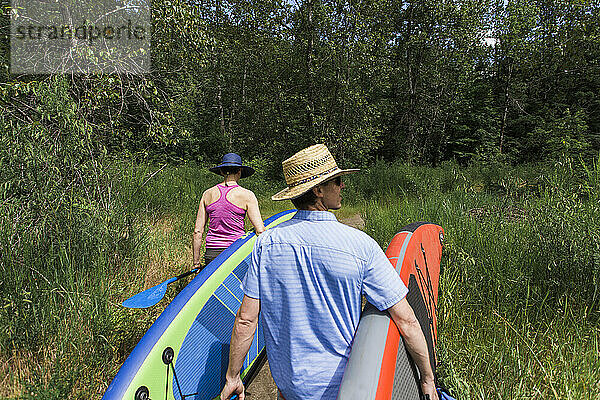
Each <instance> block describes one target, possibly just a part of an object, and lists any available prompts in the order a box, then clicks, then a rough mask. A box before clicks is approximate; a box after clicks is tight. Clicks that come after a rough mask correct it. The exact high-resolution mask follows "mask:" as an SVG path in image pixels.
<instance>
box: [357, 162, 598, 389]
mask: <svg viewBox="0 0 600 400" xmlns="http://www.w3.org/2000/svg"><path fill="white" fill-rule="evenodd" d="M582 171H584V172H583V173H582ZM377 173H378V174H379V175H383V176H381V177H379V179H378V181H380V182H381V181H382V182H393V179H394V178H393V176H394V175H398V176H400V175H402V178H400V179H398V187H396V188H394V187H393V186H391V185H387V184H384V185H386V186H385V187H387V192H388V194H387V195H384V196H385V198H384V199H381V198H375V199H371V200H369V201H368V202H367V203H366V207H365V216H366V220H367V226H366V230H367V231H368V232H369V234H371V235H372V236H374V237H375V238H376V239H377V240H378V242H379V243H380V244H381V245H382V246H385V245H386V243H387V241H389V240H390V239H391V237H392V236H393V234H394V233H395V232H396V231H398V230H399V229H400V228H401V227H402V226H403V225H405V224H407V223H409V222H412V221H417V220H426V221H432V222H435V223H438V224H439V225H441V226H442V227H444V229H445V232H446V242H447V243H446V246H445V250H444V255H443V260H442V277H441V287H440V311H439V335H440V344H441V348H440V359H441V360H442V362H443V363H444V364H443V365H442V367H441V373H442V376H443V378H444V381H445V383H446V384H447V385H448V386H450V387H451V388H452V389H454V392H455V393H456V394H457V397H458V398H469V399H534V398H535V399H537V398H556V399H595V398H597V396H598V393H600V372H599V367H600V352H599V351H598V350H599V348H600V347H599V346H600V328H599V321H600V310H599V293H598V289H599V278H600V263H599V261H600V259H599V256H600V251H599V249H600V247H599V246H600V238H599V237H598V234H597V233H598V232H599V231H600V223H599V222H600V220H599V215H600V212H599V211H600V210H599V209H598V207H599V205H598V202H597V201H594V199H595V198H596V199H597V195H598V192H597V188H598V186H597V184H596V183H595V182H596V181H595V179H596V176H597V175H596V174H598V166H597V164H595V165H594V166H592V167H591V168H590V167H587V168H582V169H576V168H575V167H574V166H573V165H572V163H571V162H567V163H564V164H561V165H556V166H555V169H549V168H537V169H534V168H532V169H530V170H515V169H503V168H496V169H495V170H489V169H488V170H487V171H481V170H473V169H470V170H459V169H457V167H456V166H452V165H446V166H445V167H443V168H440V169H438V170H420V169H418V168H417V169H413V168H407V167H405V166H395V167H392V168H387V169H382V168H379V169H378V172H377ZM449 183H450V184H449ZM371 184H374V185H376V183H375V181H371ZM361 187H363V188H364V189H361V192H359V193H365V192H366V193H376V188H374V187H369V181H366V182H365V181H362V182H361ZM384 192H385V191H384ZM394 192H395V193H394ZM389 193H392V194H391V195H390V194H389ZM365 197H366V196H365Z"/></svg>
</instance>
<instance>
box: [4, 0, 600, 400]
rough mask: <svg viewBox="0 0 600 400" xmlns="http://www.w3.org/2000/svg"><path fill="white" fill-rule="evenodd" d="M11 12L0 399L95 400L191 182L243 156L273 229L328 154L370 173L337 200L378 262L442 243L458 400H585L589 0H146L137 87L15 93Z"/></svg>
mask: <svg viewBox="0 0 600 400" xmlns="http://www.w3.org/2000/svg"><path fill="white" fill-rule="evenodd" d="M3 5H4V7H3V14H2V17H1V20H2V23H1V25H2V40H1V41H0V67H1V68H0V110H1V112H0V130H1V132H2V135H1V139H0V212H1V214H0V215H1V216H2V219H1V222H0V233H1V235H0V238H1V242H0V248H1V249H2V250H1V256H0V269H1V271H2V274H1V277H0V300H1V303H0V305H1V307H2V308H0V324H1V326H3V327H7V328H6V330H5V332H2V333H0V356H1V358H0V360H2V364H1V366H0V367H1V368H2V369H1V370H2V371H4V372H6V373H5V374H3V376H4V377H5V378H4V380H3V381H2V384H1V385H0V387H2V389H0V396H7V397H19V398H27V397H32V398H33V397H35V398H38V399H39V398H57V399H58V398H65V397H72V398H83V397H90V396H91V397H95V396H96V397H98V396H99V393H102V391H103V389H104V388H105V387H106V385H107V384H108V381H109V380H110V378H111V377H112V376H114V373H115V372H116V369H117V368H118V365H119V364H120V363H121V362H122V361H123V359H124V357H125V356H126V355H127V354H128V352H129V351H130V350H131V348H132V346H133V345H134V344H135V342H136V341H137V340H138V339H139V337H140V336H141V334H142V333H143V332H144V331H145V329H146V328H147V326H148V324H149V323H150V322H151V321H152V320H153V318H155V317H156V313H157V312H158V309H155V310H154V311H148V312H147V313H146V314H134V313H131V312H129V311H123V310H120V309H119V308H118V307H117V306H116V304H117V303H118V302H120V301H122V300H123V298H122V297H123V293H128V294H133V293H134V292H135V289H142V288H143V287H144V286H148V285H150V286H151V283H152V282H154V283H158V282H160V279H161V278H167V277H168V274H169V273H171V274H172V275H173V274H175V273H176V272H178V271H183V270H185V269H186V268H187V267H189V265H188V264H190V263H191V258H189V254H187V253H186V251H187V250H185V248H183V249H182V248H180V247H181V246H182V244H181V243H185V244H186V245H187V244H189V243H188V241H189V233H190V232H191V226H192V225H191V224H192V223H193V216H194V215H193V214H194V211H195V210H194V208H196V207H197V200H198V196H199V195H200V193H201V192H202V190H203V188H205V187H207V186H208V185H209V184H211V180H210V177H209V176H205V174H204V173H202V172H201V171H200V169H201V168H204V167H206V166H207V165H212V164H214V163H216V162H217V161H218V160H219V159H220V157H221V156H222V155H223V153H225V152H228V151H235V152H238V153H240V154H241V155H242V156H243V158H244V160H247V161H248V163H249V164H250V165H252V166H253V167H255V168H256V169H257V171H258V174H257V176H256V181H255V183H254V184H251V185H255V186H254V187H253V188H254V189H255V190H256V191H257V192H261V193H262V194H261V195H260V196H259V198H260V200H261V206H263V208H264V210H267V211H269V210H270V211H276V207H275V206H273V205H271V204H270V203H268V194H269V193H271V192H274V191H275V189H276V188H280V187H281V184H282V181H283V179H282V176H281V167H280V165H281V164H280V163H281V161H282V160H283V159H284V158H286V157H288V156H289V155H291V154H293V153H294V152H295V151H297V150H299V149H301V148H303V147H306V146H308V145H311V144H314V143H321V142H322V143H326V144H327V145H328V146H329V148H330V149H331V150H332V152H333V153H334V155H335V157H336V159H337V160H338V162H339V164H340V165H341V166H343V167H362V168H365V169H366V172H365V174H364V178H357V179H356V181H355V182H354V184H352V183H351V184H350V185H349V193H351V196H350V198H352V199H353V200H349V202H350V205H351V209H352V210H355V211H356V212H360V213H361V215H363V217H364V218H365V220H366V227H365V229H366V230H367V231H368V232H369V233H370V234H372V235H374V236H375V237H376V239H377V240H378V241H379V243H380V244H381V245H382V246H385V242H386V240H389V239H390V238H391V235H392V234H393V233H394V230H397V229H398V228H400V227H401V225H399V224H401V223H408V222H412V221H411V219H413V220H414V219H429V220H432V221H439V223H440V224H442V223H443V226H444V227H445V228H446V230H447V233H448V236H449V247H448V249H449V250H448V253H447V255H448V258H447V259H446V260H447V261H446V262H447V271H448V272H447V276H448V277H447V278H446V279H447V280H446V281H445V282H446V283H444V282H443V283H442V284H443V285H446V286H445V289H446V291H447V293H454V294H452V295H450V294H447V295H446V297H445V298H446V299H447V300H446V301H447V302H446V303H442V304H441V306H442V307H445V308H444V309H443V310H444V311H446V312H447V314H448V315H449V316H448V318H449V319H448V320H446V321H444V322H443V324H446V325H443V324H442V327H443V328H445V329H446V330H445V331H444V330H442V331H441V332H442V346H443V350H442V352H443V354H444V355H446V356H447V357H446V359H449V360H452V361H451V364H450V365H449V366H448V367H447V369H446V371H445V372H443V373H444V375H445V376H446V378H447V380H448V381H449V382H450V384H451V386H452V387H453V389H455V390H457V391H458V393H459V394H460V395H461V396H460V397H461V398H481V399H486V398H536V396H539V395H542V394H543V395H544V396H548V397H551V398H574V399H581V398H590V399H591V398H594V396H596V395H597V394H598V393H599V392H600V383H599V382H600V378H599V375H598V374H599V372H598V371H599V370H600V361H599V359H598V353H599V351H598V350H599V337H600V334H599V333H598V301H599V297H600V291H599V281H600V277H599V274H600V272H599V271H600V240H599V239H598V229H600V224H599V221H598V219H599V217H598V215H600V212H599V210H598V200H599V197H598V196H599V194H598V193H599V191H598V187H599V186H598V185H599V182H600V179H599V176H600V168H599V167H598V154H599V151H600V23H598V22H599V21H600V4H599V3H598V2H596V1H585V0H577V1H576V0H572V1H550V0H543V1H542V0H533V1H521V0H506V1H502V0H501V1H490V0H487V1H474V0H473V1H470V0H456V1H432V0H423V1H401V0H367V1H360V2H358V1H348V0H331V1H327V0H307V1H303V2H291V1H278V0H250V1H247V0H244V1H241V0H240V1H237V0H233V1H223V0H207V1H201V2H192V1H182V0H170V1H165V0H156V1H154V2H153V3H152V15H153V17H152V19H153V21H152V22H153V36H152V70H151V72H150V73H148V74H145V75H133V74H127V73H115V74H106V75H76V74H75V75H69V74H60V75H59V74H56V75H40V76H32V75H28V76H17V75H14V74H10V73H9V71H10V68H9V60H10V57H9V48H10V45H9V44H10V43H9V34H8V32H9V29H8V27H9V7H8V4H6V3H4V4H3ZM212 184H214V182H212ZM400 199H404V200H400ZM444 201H445V202H444ZM444 213H445V214H444ZM397 214H402V217H397V216H396V215H397ZM165 221H169V222H168V223H167V225H168V226H167V227H164V226H163V225H161V224H164V223H165ZM161 226H163V228H164V229H163V230H162V231H161V230H160V229H159V228H160V227H161ZM157 227H159V228H157ZM157 229H158V230H159V231H160V232H163V233H164V234H165V235H166V236H167V238H166V239H164V241H159V242H156V240H158V239H156V235H158V234H156V232H155V231H156V230H157ZM161 229H162V228H161ZM486 229H487V231H486ZM165 232H167V233H165ZM173 232H174V233H173ZM161 235H162V234H161ZM186 235H187V236H186ZM158 236H160V235H158ZM163 236H164V235H163ZM161 237H162V236H161ZM161 240H162V239H161ZM176 243H180V244H179V245H177V244H176ZM174 249H176V250H174ZM170 252H174V253H173V254H176V255H173V254H171V253H170ZM169 254H170V255H169ZM511 254H512V255H511ZM188 258H189V260H188ZM515 259H516V260H515ZM153 263H158V264H160V266H161V267H160V268H155V269H154V270H153V271H154V272H152V274H154V275H152V274H150V275H152V276H149V275H148V270H147V268H148V266H149V265H153ZM167 264H168V265H167ZM155 267H156V266H155ZM467 272H469V273H471V274H472V275H469V274H467ZM516 282H519V285H517V284H516ZM136 285H139V286H136ZM132 286H133V287H132ZM450 289H453V290H454V291H450ZM484 289H485V291H486V292H485V293H486V295H485V296H484V295H480V294H473V293H472V292H482V291H483V290H484ZM442 297H443V296H442ZM442 301H444V300H442ZM507 303H510V304H507ZM531 310H534V311H531ZM532 312H534V316H533V317H532V316H531V315H532V314H531V313H532ZM482 313H484V315H487V317H488V318H490V319H491V320H492V323H491V324H489V323H488V324H486V323H485V321H482V320H481V319H480V318H481V314H482ZM561 313H562V314H561ZM556 315H562V316H563V317H564V319H560V320H556V319H555V318H556ZM513 317H514V318H513ZM488 322H489V321H488ZM484 325H485V326H486V328H485V329H483V330H482V329H481V327H482V326H484ZM465 332H466V333H465ZM556 332H560V334H559V333H556ZM555 334H556V337H555V338H554V339H548V336H551V337H552V336H553V335H555ZM444 335H446V336H445V339H444ZM469 335H475V337H470V336H469ZM501 338H502V339H501ZM467 339H469V340H467ZM492 349H493V350H492ZM569 349H571V350H572V351H573V355H569V351H570V350H569ZM83 354H86V355H87V357H89V358H88V359H86V358H85V357H84V356H83ZM473 354H478V355H477V357H475V356H474V355H473ZM556 354H561V355H562V356H560V357H558V356H556ZM563 356H564V357H563ZM557 357H558V358H557ZM561 357H562V358H561ZM571 357H573V358H572V359H571ZM557 360H560V361H557ZM574 360H576V362H575V361H574ZM452 363H453V364H452ZM103 365H105V366H107V367H106V368H103V367H102V366H103ZM533 370H538V371H542V372H541V373H539V372H532V371H533ZM499 374H500V375H499ZM503 374H506V375H503ZM497 376H502V381H503V382H507V383H503V382H499V383H497V384H493V390H491V392H488V391H487V390H488V387H487V383H483V382H487V380H490V381H491V380H494V377H497ZM486 378H487V380H486ZM498 380H500V379H498Z"/></svg>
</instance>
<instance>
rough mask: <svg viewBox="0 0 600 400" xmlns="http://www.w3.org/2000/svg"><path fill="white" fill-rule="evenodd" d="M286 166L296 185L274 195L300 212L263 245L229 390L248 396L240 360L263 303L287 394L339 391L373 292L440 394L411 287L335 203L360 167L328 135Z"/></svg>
mask: <svg viewBox="0 0 600 400" xmlns="http://www.w3.org/2000/svg"><path fill="white" fill-rule="evenodd" d="M283 171H284V175H285V179H286V183H287V184H288V187H287V188H286V189H284V190H282V191H281V192H279V193H277V194H276V195H274V196H273V197H272V199H273V200H285V199H291V200H292V202H293V203H294V205H295V206H296V208H298V212H297V213H296V215H295V216H294V217H293V218H292V219H290V220H289V221H286V222H283V223H281V224H279V225H278V226H277V227H275V228H273V229H271V230H268V231H266V232H265V233H264V234H263V235H261V236H260V237H259V238H258V239H257V241H256V243H255V245H254V249H253V252H252V264H251V265H250V267H249V268H248V272H247V274H246V277H245V278H244V281H243V284H242V287H243V290H244V294H245V295H244V299H243V301H242V305H241V307H240V309H239V311H238V313H237V316H236V321H235V324H234V329H233V333H232V337H231V347H230V353H229V367H228V370H227V375H226V382H225V387H224V388H223V391H222V392H221V399H223V400H224V399H229V398H231V396H233V395H235V394H237V395H239V398H240V399H244V398H245V396H244V386H243V384H242V381H241V378H240V370H241V368H242V364H243V361H244V358H245V357H246V354H247V353H248V349H249V348H250V345H251V343H252V337H253V335H254V331H255V329H256V325H257V323H258V315H259V311H262V317H263V328H264V329H263V330H264V335H265V342H266V348H267V357H268V360H269V365H270V367H271V374H272V376H273V379H274V381H275V384H276V385H277V387H278V389H279V398H282V399H285V400H299V399H302V400H307V399H315V400H317V399H335V398H336V396H337V393H338V389H339V385H340V383H341V380H342V375H343V372H344V368H345V366H346V362H347V360H348V356H349V354H350V348H351V345H352V340H353V338H354V333H355V332H356V329H357V327H358V321H359V319H360V314H361V295H362V294H364V295H365V296H366V298H367V300H368V301H369V302H370V303H371V304H373V305H374V306H375V307H377V308H378V309H380V310H388V311H389V313H390V316H391V317H392V319H393V321H394V322H395V323H396V325H397V326H398V329H399V331H400V333H401V334H402V336H403V337H404V339H405V342H406V345H407V348H408V350H409V352H410V353H411V355H412V357H413V359H414V360H415V362H416V364H417V366H418V368H419V371H420V373H421V376H422V380H421V388H422V390H423V393H424V394H426V395H429V396H430V398H431V399H432V400H437V398H438V397H437V394H436V392H435V383H434V376H433V371H432V370H431V366H430V365H429V354H428V350H427V344H426V342H425V338H424V336H423V333H422V331H421V328H420V325H419V323H418V321H417V319H416V318H415V315H414V313H413V311H412V309H411V307H410V305H409V304H408V302H407V301H406V298H405V296H406V294H407V292H408V289H407V288H406V286H405V285H404V284H403V283H402V280H401V279H400V277H399V276H398V273H397V272H396V271H395V270H394V268H393V267H392V266H391V264H390V263H389V261H388V260H387V258H386V256H385V254H384V253H383V251H382V250H381V248H380V247H379V246H378V245H377V243H376V242H375V241H374V240H373V239H372V238H370V237H369V236H368V235H367V234H365V233H364V232H361V231H359V230H357V229H353V228H350V227H348V226H346V225H343V224H340V223H339V222H337V220H336V218H335V216H334V214H333V213H331V212H328V211H327V210H336V209H339V208H340V207H341V200H342V196H341V191H342V189H343V188H344V183H343V182H342V180H341V176H342V175H344V174H348V173H351V172H354V171H358V170H356V169H354V170H341V169H339V168H338V166H337V164H336V163H335V160H334V159H333V157H332V156H331V153H330V152H329V150H328V149H327V147H325V146H324V145H322V144H320V145H315V146H311V147H308V148H306V149H304V150H302V151H300V152H298V153H296V154H295V155H293V156H292V157H290V158H289V159H287V160H285V161H284V162H283Z"/></svg>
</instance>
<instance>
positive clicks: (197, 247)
mask: <svg viewBox="0 0 600 400" xmlns="http://www.w3.org/2000/svg"><path fill="white" fill-rule="evenodd" d="M205 197H206V192H204V194H203V195H202V199H200V205H199V206H198V214H197V215H196V225H195V227H194V244H193V250H194V267H197V266H199V265H200V256H201V254H200V251H201V249H202V236H203V235H204V226H205V225H206V199H205Z"/></svg>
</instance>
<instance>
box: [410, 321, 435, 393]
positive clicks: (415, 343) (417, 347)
mask: <svg viewBox="0 0 600 400" xmlns="http://www.w3.org/2000/svg"><path fill="white" fill-rule="evenodd" d="M402 336H403V337H404V342H405V343H406V349H407V350H408V352H409V353H410V355H411V357H412V359H413V360H414V362H415V364H417V367H419V371H420V373H421V379H426V380H428V381H432V382H433V381H434V379H435V378H434V375H433V370H432V369H431V364H430V362H429V350H428V349H427V342H426V341H425V336H424V335H423V331H422V330H421V326H420V325H419V322H418V321H417V320H414V322H412V323H407V324H404V326H403V327H402Z"/></svg>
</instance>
